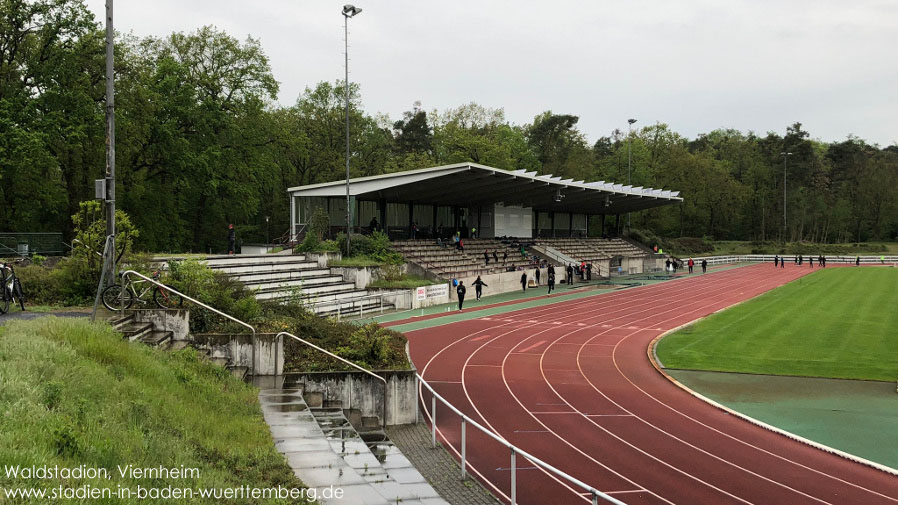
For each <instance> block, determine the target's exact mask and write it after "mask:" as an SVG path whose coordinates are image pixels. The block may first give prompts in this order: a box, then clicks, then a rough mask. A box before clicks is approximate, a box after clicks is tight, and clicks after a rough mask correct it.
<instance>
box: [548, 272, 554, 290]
mask: <svg viewBox="0 0 898 505" xmlns="http://www.w3.org/2000/svg"><path fill="white" fill-rule="evenodd" d="M548 284H549V292H548V293H546V296H548V295H551V294H552V290H553V289H555V272H549V282H548Z"/></svg>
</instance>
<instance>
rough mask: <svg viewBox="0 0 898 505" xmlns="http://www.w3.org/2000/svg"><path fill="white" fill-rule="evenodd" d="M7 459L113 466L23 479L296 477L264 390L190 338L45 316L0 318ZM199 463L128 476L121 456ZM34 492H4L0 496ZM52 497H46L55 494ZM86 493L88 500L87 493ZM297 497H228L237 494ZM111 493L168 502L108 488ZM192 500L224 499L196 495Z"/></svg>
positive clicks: (74, 483)
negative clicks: (134, 336) (181, 343)
mask: <svg viewBox="0 0 898 505" xmlns="http://www.w3.org/2000/svg"><path fill="white" fill-rule="evenodd" d="M0 465H3V466H4V467H9V466H19V467H31V466H38V467H43V466H48V467H54V466H56V465H58V467H59V468H69V469H71V468H77V467H79V466H81V465H84V466H85V467H86V468H96V469H106V470H107V472H108V476H107V477H105V478H104V477H97V478H71V479H64V478H62V477H57V478H48V479H38V478H32V479H23V478H18V479H14V478H11V477H9V476H8V475H7V472H6V468H3V469H2V471H0V493H2V492H3V491H4V490H8V489H15V488H19V489H22V488H33V489H46V490H50V489H55V488H58V487H60V486H62V488H69V489H75V488H81V487H83V486H91V487H93V488H100V489H112V490H115V489H117V488H118V486H121V487H122V488H129V489H131V490H132V491H134V490H136V489H137V486H138V485H139V486H142V487H143V488H154V489H161V488H165V487H167V486H171V487H173V488H191V489H199V488H207V489H208V488H219V489H220V488H237V487H241V486H248V487H250V488H276V487H278V486H282V487H286V488H299V487H300V486H301V483H300V482H299V481H297V480H296V478H295V477H294V475H293V474H292V472H291V471H290V468H289V467H288V466H287V464H286V462H285V461H284V459H283V457H282V456H281V455H279V454H278V453H277V452H276V451H275V449H274V445H273V442H272V439H271V436H270V434H269V432H268V428H267V426H266V425H265V422H264V421H263V419H262V416H261V413H260V410H259V405H258V403H257V399H256V390H255V389H254V388H252V387H250V386H248V385H246V384H244V383H243V382H241V381H239V380H237V379H235V378H233V377H231V375H230V374H229V373H228V372H227V371H226V370H224V369H222V368H220V367H216V366H214V365H212V364H210V363H207V362H205V361H202V360H200V359H199V358H198V356H197V355H196V353H195V352H193V351H192V350H184V351H178V352H171V353H169V352H164V351H158V350H155V349H151V348H148V347H146V346H143V345H141V344H132V343H128V342H125V341H122V339H121V336H120V335H118V334H117V333H115V332H113V331H112V330H111V329H110V328H109V327H107V326H100V325H92V324H90V323H89V322H87V321H85V320H66V319H57V318H54V317H45V318H41V319H37V320H33V321H10V322H9V323H7V324H6V325H4V326H2V327H0ZM120 465H122V466H124V465H133V466H135V467H140V468H159V467H163V468H181V467H182V466H183V467H184V468H196V469H197V473H198V475H197V476H195V477H194V476H190V477H188V478H171V477H168V478H162V477H160V478H135V477H132V476H124V477H123V476H121V475H120V474H119V470H118V467H119V466H120ZM4 499H5V500H7V501H5V503H37V502H41V501H42V500H36V501H34V499H33V498H32V499H30V500H32V501H27V500H25V499H21V498H17V499H12V498H7V497H6V496H4V495H0V502H4ZM47 501H48V502H49V500H47ZM75 501H76V502H78V503H87V501H84V500H82V501H78V500H75ZM263 501H264V502H265V503H294V501H287V500H280V501H279V500H274V499H272V500H230V501H229V502H230V503H262V502H263ZM101 502H102V503H163V502H165V503H170V502H171V501H170V500H164V499H158V500H153V499H147V500H138V499H136V498H134V499H123V498H117V499H111V500H101ZM185 502H188V503H220V502H222V500H221V499H218V500H216V499H213V498H206V499H204V498H199V497H198V496H194V498H193V499H189V500H185Z"/></svg>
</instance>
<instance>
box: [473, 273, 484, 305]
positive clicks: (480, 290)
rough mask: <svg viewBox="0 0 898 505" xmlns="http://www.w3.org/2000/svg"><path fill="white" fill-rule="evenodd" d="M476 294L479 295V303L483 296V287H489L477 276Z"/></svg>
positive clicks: (475, 282) (475, 283)
mask: <svg viewBox="0 0 898 505" xmlns="http://www.w3.org/2000/svg"><path fill="white" fill-rule="evenodd" d="M473 284H474V294H475V295H477V301H480V296H481V295H482V294H483V287H484V286H488V284H487V283H485V282H483V281H482V280H480V276H479V275H478V276H477V280H476V281H474V283H473Z"/></svg>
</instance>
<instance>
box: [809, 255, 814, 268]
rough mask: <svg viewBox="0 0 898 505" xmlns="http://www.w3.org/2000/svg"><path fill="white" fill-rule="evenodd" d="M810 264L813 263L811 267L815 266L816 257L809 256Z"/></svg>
mask: <svg viewBox="0 0 898 505" xmlns="http://www.w3.org/2000/svg"><path fill="white" fill-rule="evenodd" d="M808 264H809V265H811V268H814V257H813V256H808Z"/></svg>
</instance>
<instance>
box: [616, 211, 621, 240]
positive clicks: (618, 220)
mask: <svg viewBox="0 0 898 505" xmlns="http://www.w3.org/2000/svg"><path fill="white" fill-rule="evenodd" d="M615 228H616V229H617V233H616V236H618V237H620V214H618V215H617V224H616V225H615Z"/></svg>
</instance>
